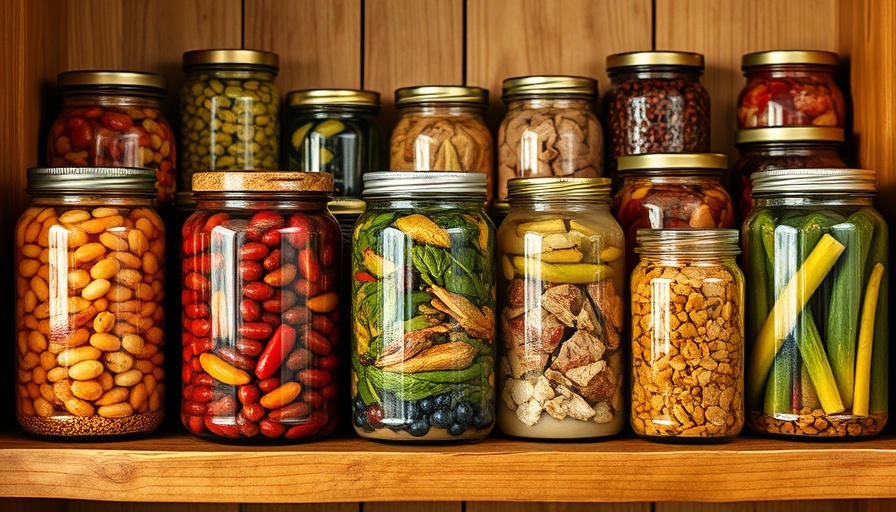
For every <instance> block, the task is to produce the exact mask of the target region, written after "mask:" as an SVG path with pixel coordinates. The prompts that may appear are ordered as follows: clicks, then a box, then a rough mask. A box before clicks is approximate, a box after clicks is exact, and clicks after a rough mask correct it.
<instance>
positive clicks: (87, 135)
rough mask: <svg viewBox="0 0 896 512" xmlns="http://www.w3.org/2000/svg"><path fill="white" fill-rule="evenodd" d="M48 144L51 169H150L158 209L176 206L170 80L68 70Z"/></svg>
mask: <svg viewBox="0 0 896 512" xmlns="http://www.w3.org/2000/svg"><path fill="white" fill-rule="evenodd" d="M56 85H57V88H58V89H59V93H60V95H61V96H62V110H61V111H60V112H59V115H58V116H57V117H56V120H55V121H54V122H53V125H52V126H51V127H50V133H49V136H48V140H47V166H49V167H72V166H89V167H150V168H152V169H154V170H155V172H156V185H155V187H156V194H157V195H156V205H157V206H160V207H161V206H165V207H167V206H170V205H171V204H172V203H173V202H174V192H175V188H176V185H177V183H176V180H177V144H176V143H175V140H174V132H173V131H172V130H171V126H170V125H169V124H168V121H166V120H165V116H163V115H162V110H161V108H162V99H163V98H164V97H165V94H166V90H167V89H166V88H167V80H166V79H165V77H164V76H162V75H157V74H153V73H139V72H134V71H66V72H64V73H60V74H59V75H58V76H57V78H56Z"/></svg>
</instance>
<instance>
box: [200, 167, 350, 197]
mask: <svg viewBox="0 0 896 512" xmlns="http://www.w3.org/2000/svg"><path fill="white" fill-rule="evenodd" d="M193 192H324V193H327V194H332V193H333V175H332V174H330V173H327V172H300V171H233V172H231V171H225V172H221V171H218V172H197V173H196V174H194V175H193Z"/></svg>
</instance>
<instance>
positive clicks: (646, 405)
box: [631, 229, 744, 441]
mask: <svg viewBox="0 0 896 512" xmlns="http://www.w3.org/2000/svg"><path fill="white" fill-rule="evenodd" d="M637 235H638V239H637V244H638V245H637V247H636V248H635V252H637V253H638V254H639V255H640V261H639V262H638V265H637V266H636V267H635V270H634V271H633V272H632V279H631V311H632V317H631V336H632V338H631V339H632V387H631V389H632V397H631V403H632V408H631V409H632V412H631V425H632V429H633V430H634V432H635V434H637V435H639V436H642V437H645V438H649V439H653V440H658V441H730V440H732V439H734V437H735V436H737V435H738V433H740V431H741V429H742V428H743V425H744V355H743V354H744V276H743V273H742V272H741V270H740V269H739V268H738V266H737V264H736V263H735V257H736V256H737V255H738V254H739V253H740V249H739V245H738V232H737V230H735V229H681V230H669V229H640V230H638V233H637Z"/></svg>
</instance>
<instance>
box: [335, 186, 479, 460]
mask: <svg viewBox="0 0 896 512" xmlns="http://www.w3.org/2000/svg"><path fill="white" fill-rule="evenodd" d="M485 183H486V177H485V175H483V174H481V173H458V172H437V171H427V172H389V171H387V172H377V173H367V174H365V175H364V199H365V201H366V202H367V211H366V212H364V214H363V215H361V217H360V218H359V219H358V221H357V223H356V225H355V229H354V231H353V234H352V315H351V319H352V326H353V334H354V335H353V337H352V348H351V354H352V371H351V373H352V375H351V383H352V389H351V394H352V408H353V410H352V422H353V423H354V426H355V431H356V432H357V433H358V434H359V435H361V436H362V437H365V438H370V439H378V440H385V441H397V442H418V441H425V442H428V441H440V442H451V441H454V442H457V441H478V440H481V439H483V438H484V437H485V436H486V435H488V433H489V431H490V430H491V429H492V426H493V425H494V421H495V344H494V340H495V228H494V225H493V224H492V223H491V221H490V220H489V219H488V217H487V216H486V215H485V211H484V203H485Z"/></svg>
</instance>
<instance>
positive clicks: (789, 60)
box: [740, 50, 840, 69]
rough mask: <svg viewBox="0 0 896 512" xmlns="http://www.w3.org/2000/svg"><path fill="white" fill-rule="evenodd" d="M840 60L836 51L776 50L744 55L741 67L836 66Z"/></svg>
mask: <svg viewBox="0 0 896 512" xmlns="http://www.w3.org/2000/svg"><path fill="white" fill-rule="evenodd" d="M839 60H840V57H839V56H838V55H837V54H836V53H834V52H828V51H822V50H774V51H769V52H754V53H748V54H746V55H744V56H743V57H742V59H741V66H740V68H741V69H747V68H753V67H756V66H777V65H787V64H816V65H820V66H834V67H836V66H837V64H838V63H839Z"/></svg>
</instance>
